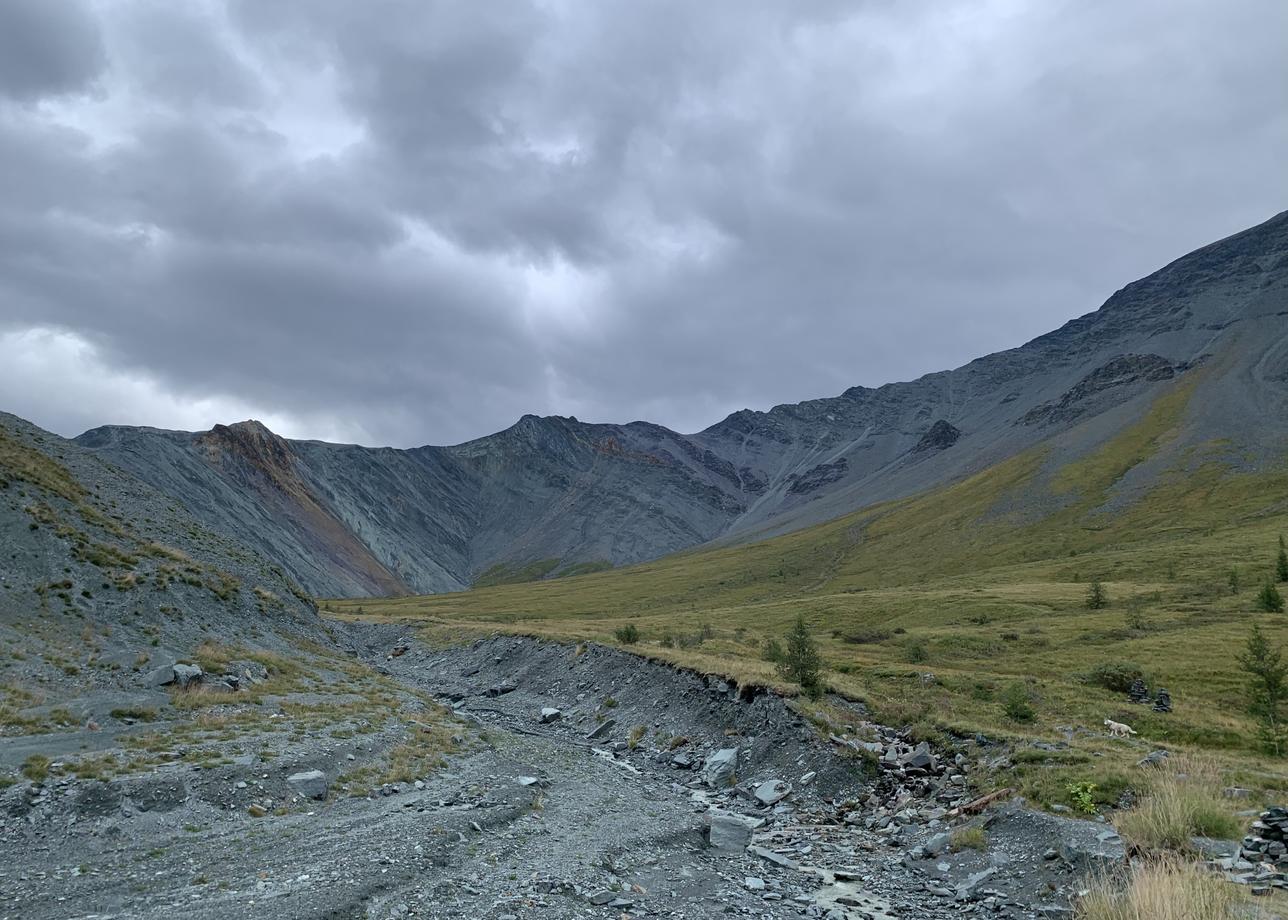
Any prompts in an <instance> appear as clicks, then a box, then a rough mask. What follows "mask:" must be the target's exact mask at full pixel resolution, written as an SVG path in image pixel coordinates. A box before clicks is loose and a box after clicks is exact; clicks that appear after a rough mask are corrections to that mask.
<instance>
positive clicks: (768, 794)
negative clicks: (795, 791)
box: [756, 779, 792, 806]
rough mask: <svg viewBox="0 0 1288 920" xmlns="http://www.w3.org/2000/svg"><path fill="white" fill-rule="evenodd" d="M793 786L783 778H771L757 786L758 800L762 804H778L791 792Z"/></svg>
mask: <svg viewBox="0 0 1288 920" xmlns="http://www.w3.org/2000/svg"><path fill="white" fill-rule="evenodd" d="M791 791H792V787H791V786H789V785H787V784H786V783H785V782H783V781H782V780H781V779H771V780H769V781H767V782H763V783H761V784H760V785H759V786H757V787H756V801H758V802H759V803H760V804H761V805H766V806H768V805H776V804H778V803H779V802H781V801H782V800H783V799H785V798H787V796H788V795H790V794H791Z"/></svg>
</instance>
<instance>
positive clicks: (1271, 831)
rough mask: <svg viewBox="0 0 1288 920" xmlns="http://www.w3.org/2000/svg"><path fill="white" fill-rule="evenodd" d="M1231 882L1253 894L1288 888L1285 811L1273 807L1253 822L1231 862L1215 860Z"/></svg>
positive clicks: (1287, 812)
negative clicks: (1250, 888) (1249, 890)
mask: <svg viewBox="0 0 1288 920" xmlns="http://www.w3.org/2000/svg"><path fill="white" fill-rule="evenodd" d="M1217 863H1218V865H1219V866H1220V867H1221V868H1222V869H1224V870H1225V871H1226V872H1227V873H1228V877H1229V878H1230V880H1231V881H1234V882H1238V883H1239V884H1241V885H1250V886H1252V893H1253V894H1269V893H1270V890H1271V889H1272V888H1282V889H1288V808H1284V807H1282V806H1275V807H1274V808H1268V809H1266V810H1265V811H1263V812H1262V813H1261V816H1260V817H1259V818H1258V819H1257V820H1256V821H1254V822H1252V828H1251V829H1250V831H1249V833H1248V836H1246V837H1244V838H1243V845H1242V846H1241V847H1240V848H1239V853H1238V855H1237V856H1236V857H1234V858H1233V859H1221V860H1217Z"/></svg>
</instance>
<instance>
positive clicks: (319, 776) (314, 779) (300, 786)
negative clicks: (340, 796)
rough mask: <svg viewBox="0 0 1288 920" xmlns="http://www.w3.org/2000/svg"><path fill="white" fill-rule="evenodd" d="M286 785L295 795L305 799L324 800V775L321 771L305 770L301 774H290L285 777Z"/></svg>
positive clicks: (325, 785)
mask: <svg viewBox="0 0 1288 920" xmlns="http://www.w3.org/2000/svg"><path fill="white" fill-rule="evenodd" d="M286 785H288V786H290V787H291V789H293V790H294V791H295V792H296V794H298V795H302V796H304V798H306V799H325V798H326V793H327V781H326V774H325V773H323V772H322V771H321V770H305V771H304V772H302V773H292V774H291V775H290V776H288V777H286Z"/></svg>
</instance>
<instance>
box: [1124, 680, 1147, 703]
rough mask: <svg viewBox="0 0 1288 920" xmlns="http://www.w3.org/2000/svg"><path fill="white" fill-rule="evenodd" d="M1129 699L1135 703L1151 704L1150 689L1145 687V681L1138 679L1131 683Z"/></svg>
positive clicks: (1128, 693)
mask: <svg viewBox="0 0 1288 920" xmlns="http://www.w3.org/2000/svg"><path fill="white" fill-rule="evenodd" d="M1127 699H1128V700H1129V701H1130V702H1133V703H1148V702H1149V687H1147V686H1146V685H1145V681H1144V679H1142V678H1140V677H1138V678H1136V679H1135V680H1133V681H1132V682H1131V688H1130V689H1128V691H1127Z"/></svg>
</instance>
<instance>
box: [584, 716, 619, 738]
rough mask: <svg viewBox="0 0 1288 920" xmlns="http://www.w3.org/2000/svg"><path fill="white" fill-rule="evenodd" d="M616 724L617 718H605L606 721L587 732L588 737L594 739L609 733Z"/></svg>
mask: <svg viewBox="0 0 1288 920" xmlns="http://www.w3.org/2000/svg"><path fill="white" fill-rule="evenodd" d="M616 724H617V721H616V720H615V719H605V720H604V721H602V722H600V723H599V724H598V725H596V726H595V727H594V728H592V729H591V730H590V731H588V732H586V737H587V738H589V739H591V740H592V741H593V740H595V739H596V738H602V737H604V736H605V735H607V734H608V733H609V732H611V731H612V730H613V727H614V726H615V725H616Z"/></svg>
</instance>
